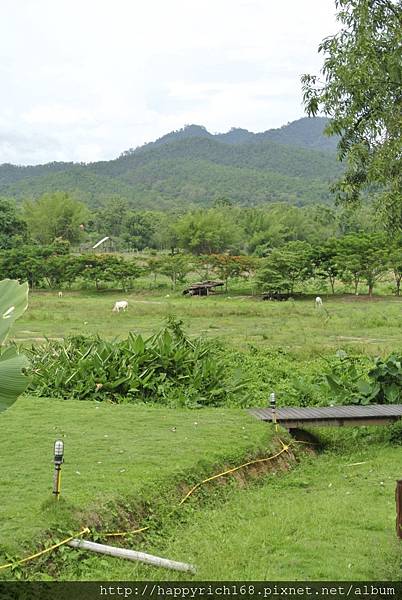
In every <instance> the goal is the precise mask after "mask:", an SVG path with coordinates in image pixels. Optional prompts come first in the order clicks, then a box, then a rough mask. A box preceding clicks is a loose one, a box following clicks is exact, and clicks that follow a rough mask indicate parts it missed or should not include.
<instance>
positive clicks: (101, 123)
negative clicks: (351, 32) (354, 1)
mask: <svg viewBox="0 0 402 600" xmlns="http://www.w3.org/2000/svg"><path fill="white" fill-rule="evenodd" d="M334 13H335V7H334V0H1V19H0V81H1V90H0V163H3V162H11V163H14V164H37V163H43V162H49V161H53V160H66V161H70V160H74V161H85V162H89V161H95V160H101V159H110V158H114V157H116V156H118V155H119V154H120V153H121V152H122V151H124V150H126V149H128V148H130V147H136V146H138V145H141V144H143V143H144V142H149V141H153V140H154V139H156V138H158V137H160V136H162V135H164V134H165V133H167V132H169V131H171V130H173V129H179V128H181V127H183V126H184V125H185V124H190V123H196V124H199V125H205V127H207V129H208V130H209V131H211V132H213V133H214V132H218V131H219V132H223V131H227V130H228V129H230V128H231V127H243V128H246V129H249V130H251V131H265V130H266V129H270V128H272V127H280V126H281V125H283V124H286V123H287V122H289V121H293V120H294V119H297V118H299V117H301V116H303V108H302V105H301V86H300V75H301V74H302V73H306V72H310V73H316V72H318V70H319V68H320V66H321V63H322V58H321V57H320V56H319V55H318V54H317V46H318V44H319V43H320V41H321V40H322V39H323V38H324V37H326V36H327V35H331V34H333V33H334V32H335V31H336V30H337V25H336V21H335V18H334Z"/></svg>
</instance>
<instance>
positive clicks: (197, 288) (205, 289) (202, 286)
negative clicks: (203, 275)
mask: <svg viewBox="0 0 402 600" xmlns="http://www.w3.org/2000/svg"><path fill="white" fill-rule="evenodd" d="M224 284H225V282H224V281H210V280H208V281H199V282H197V283H192V284H191V285H190V286H189V287H188V288H186V289H185V290H183V295H188V296H209V295H210V294H213V293H214V291H215V288H216V287H220V286H222V285H224Z"/></svg>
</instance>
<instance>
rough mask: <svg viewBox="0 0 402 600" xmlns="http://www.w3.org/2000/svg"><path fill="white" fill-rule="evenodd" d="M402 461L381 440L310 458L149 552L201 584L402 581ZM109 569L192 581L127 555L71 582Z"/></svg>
mask: <svg viewBox="0 0 402 600" xmlns="http://www.w3.org/2000/svg"><path fill="white" fill-rule="evenodd" d="M352 445H353V444H351V446H352ZM401 455H402V451H401V449H400V448H390V447H385V446H382V445H378V444H376V443H375V442H374V443H373V444H367V445H365V446H363V447H362V448H361V449H358V450H356V449H355V450H352V451H351V450H350V451H349V452H346V453H345V452H344V453H324V454H322V455H320V456H318V457H313V458H311V459H308V458H304V459H303V461H302V462H301V464H300V465H299V466H298V467H296V468H295V469H293V470H292V471H291V472H289V473H286V474H282V475H280V474H277V475H276V476H273V475H270V476H267V477H266V478H265V480H264V481H263V483H262V485H260V486H258V485H257V486H256V485H254V486H251V487H249V488H247V489H233V490H232V491H231V494H230V496H229V498H226V501H225V502H219V501H218V500H217V501H216V502H214V503H213V504H212V506H207V507H204V508H199V509H198V510H197V511H195V512H193V513H192V514H191V518H190V519H188V520H187V521H186V522H185V523H184V524H175V525H173V526H172V527H171V529H170V531H169V532H168V533H169V534H168V535H167V536H166V537H165V538H164V539H162V540H158V539H157V540H151V541H150V543H149V544H147V545H146V546H145V548H146V550H147V551H149V552H151V553H154V554H156V555H158V556H165V557H168V558H171V559H176V560H182V561H184V562H190V563H192V564H194V565H196V566H197V569H198V570H197V574H196V575H195V576H194V577H193V578H194V579H196V580H204V579H206V580H225V579H228V580H268V581H275V580H288V581H289V580H290V581H291V580H304V581H311V580H335V581H336V580H338V581H340V580H346V581H348V580H349V581H351V580H374V581H375V580H393V581H400V579H401V576H402V548H401V542H400V541H399V540H398V539H397V538H396V534H395V499H394V494H395V480H396V479H398V478H400V477H401V473H402V469H401ZM360 462H363V463H364V464H360V465H355V466H351V465H354V463H360ZM131 547H134V548H136V547H137V545H136V543H135V542H134V543H132V544H131ZM106 566H107V576H108V578H109V579H119V580H121V581H128V580H148V579H151V580H160V579H168V580H169V579H172V578H174V579H182V580H186V579H187V580H188V579H189V578H191V577H190V576H189V575H188V574H180V573H174V574H172V572H169V571H166V570H164V569H157V568H155V567H147V566H146V565H139V564H136V563H135V564H132V563H130V562H128V561H121V560H118V559H110V560H108V562H107V565H106V564H105V559H104V558H103V559H102V558H100V557H95V556H93V555H92V556H91V555H89V554H88V553H82V554H81V560H80V561H79V562H78V561H76V562H75V563H74V564H71V565H70V566H68V567H67V569H66V571H65V572H64V575H63V576H64V577H66V578H71V579H75V578H82V579H93V580H100V579H102V578H103V577H104V576H105V567H106Z"/></svg>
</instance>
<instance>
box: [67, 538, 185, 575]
mask: <svg viewBox="0 0 402 600" xmlns="http://www.w3.org/2000/svg"><path fill="white" fill-rule="evenodd" d="M68 545H69V546H71V547H72V548H79V549H80V550H90V551H91V552H98V553H100V554H107V555H109V556H115V557H116V558H126V559H128V560H138V561H140V562H143V563H147V564H149V565H154V566H155V567H165V569H173V570H174V571H185V572H188V573H195V572H196V569H195V567H194V566H193V565H188V564H186V563H181V562H177V561H175V560H169V559H168V558H160V557H159V556H152V554H145V552H136V551H135V550H127V549H126V548H116V547H115V546H107V545H105V544H97V543H96V542H88V541H87V540H77V539H73V540H71V542H68Z"/></svg>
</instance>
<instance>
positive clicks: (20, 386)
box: [0, 347, 29, 412]
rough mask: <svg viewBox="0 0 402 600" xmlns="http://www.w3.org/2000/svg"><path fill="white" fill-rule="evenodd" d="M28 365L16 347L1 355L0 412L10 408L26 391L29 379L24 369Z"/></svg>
mask: <svg viewBox="0 0 402 600" xmlns="http://www.w3.org/2000/svg"><path fill="white" fill-rule="evenodd" d="M28 365H29V361H28V359H27V358H26V356H23V355H21V354H18V352H17V349H16V348H14V347H12V348H7V350H5V351H4V352H3V353H2V354H1V355H0V412H2V411H4V410H6V409H7V408H9V407H10V406H11V405H12V404H13V403H14V402H15V401H16V400H17V398H18V396H19V395H20V394H22V392H24V391H25V389H26V387H27V385H28V383H29V379H28V377H27V376H26V375H24V373H23V372H22V369H24V368H26V367H28Z"/></svg>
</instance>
